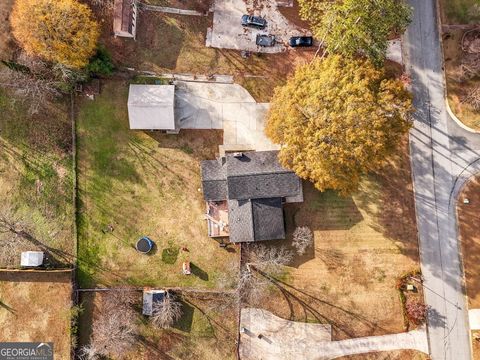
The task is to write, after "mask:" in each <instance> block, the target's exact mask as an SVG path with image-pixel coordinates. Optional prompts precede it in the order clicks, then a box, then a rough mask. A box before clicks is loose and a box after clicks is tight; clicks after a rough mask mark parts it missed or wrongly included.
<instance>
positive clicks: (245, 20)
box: [242, 15, 267, 29]
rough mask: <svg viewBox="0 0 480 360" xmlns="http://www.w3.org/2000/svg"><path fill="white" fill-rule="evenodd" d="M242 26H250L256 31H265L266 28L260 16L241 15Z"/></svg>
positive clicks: (265, 23)
mask: <svg viewBox="0 0 480 360" xmlns="http://www.w3.org/2000/svg"><path fill="white" fill-rule="evenodd" d="M242 25H243V26H250V27H254V28H258V29H265V28H266V26H267V20H265V19H264V18H262V17H260V16H253V15H243V16H242Z"/></svg>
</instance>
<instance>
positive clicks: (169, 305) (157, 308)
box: [150, 292, 182, 329]
mask: <svg viewBox="0 0 480 360" xmlns="http://www.w3.org/2000/svg"><path fill="white" fill-rule="evenodd" d="M181 316H182V304H180V302H179V301H177V299H176V297H175V296H174V295H172V294H170V293H168V292H167V294H166V295H165V297H164V298H163V300H162V301H158V302H154V304H153V307H152V315H151V316H150V321H151V323H152V324H153V325H154V326H156V327H158V328H160V329H165V328H168V327H171V326H172V325H173V324H174V323H175V322H176V321H177V320H178V319H180V317H181Z"/></svg>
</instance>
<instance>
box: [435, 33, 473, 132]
mask: <svg viewBox="0 0 480 360" xmlns="http://www.w3.org/2000/svg"><path fill="white" fill-rule="evenodd" d="M463 33H464V30H450V31H449V32H448V34H446V33H445V34H443V52H444V58H445V76H446V80H447V91H448V102H449V104H450V107H451V109H452V111H453V112H454V113H455V115H457V117H458V118H459V119H460V120H461V121H462V122H463V123H464V124H465V125H467V126H469V127H471V128H473V129H476V130H479V129H480V113H479V112H478V111H475V110H474V109H473V107H472V106H470V105H468V104H466V103H463V102H462V99H463V98H464V96H465V95H466V94H467V93H468V92H469V90H470V89H472V88H474V87H478V86H480V80H479V79H472V80H469V81H465V80H462V79H461V72H460V64H461V61H462V56H463V55H464V53H463V51H462V48H461V40H462V36H463Z"/></svg>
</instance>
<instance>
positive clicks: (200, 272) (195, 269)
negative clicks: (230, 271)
mask: <svg viewBox="0 0 480 360" xmlns="http://www.w3.org/2000/svg"><path fill="white" fill-rule="evenodd" d="M190 270H191V271H192V274H193V275H195V276H196V277H198V278H199V279H200V280H203V281H208V278H209V277H208V274H207V272H205V271H204V270H202V269H200V268H199V267H198V266H197V265H195V264H194V263H190Z"/></svg>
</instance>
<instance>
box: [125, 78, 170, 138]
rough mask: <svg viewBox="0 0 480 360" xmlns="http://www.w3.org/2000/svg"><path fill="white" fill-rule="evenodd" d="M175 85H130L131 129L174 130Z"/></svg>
mask: <svg viewBox="0 0 480 360" xmlns="http://www.w3.org/2000/svg"><path fill="white" fill-rule="evenodd" d="M174 95H175V85H136V84H132V85H130V90H129V93H128V118H129V122H130V129H137V130H174V129H175V117H174Z"/></svg>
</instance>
